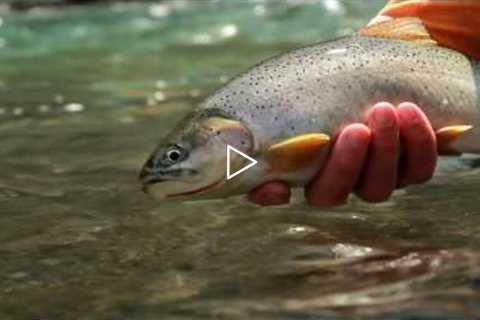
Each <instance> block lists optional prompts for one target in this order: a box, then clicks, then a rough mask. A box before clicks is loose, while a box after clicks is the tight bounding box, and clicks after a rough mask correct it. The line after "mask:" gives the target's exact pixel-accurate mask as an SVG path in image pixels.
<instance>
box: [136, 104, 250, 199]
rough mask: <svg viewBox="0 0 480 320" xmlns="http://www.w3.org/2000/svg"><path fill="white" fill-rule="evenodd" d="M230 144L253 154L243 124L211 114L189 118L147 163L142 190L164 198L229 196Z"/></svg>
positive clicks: (157, 149) (170, 135) (206, 113)
mask: <svg viewBox="0 0 480 320" xmlns="http://www.w3.org/2000/svg"><path fill="white" fill-rule="evenodd" d="M227 145H231V146H233V147H235V148H237V149H238V150H240V151H242V152H244V153H251V152H252V151H253V146H254V143H253V136H252V134H251V132H250V130H249V129H248V128H247V127H246V126H245V125H244V124H243V123H242V122H241V121H238V120H234V119H232V118H230V117H228V116H225V115H224V114H221V113H220V114H215V113H212V112H199V113H196V114H193V115H191V116H189V117H187V119H185V120H184V121H183V122H181V123H180V124H179V126H178V127H177V128H176V129H174V130H173V131H172V132H171V133H170V134H169V135H168V136H167V137H166V138H165V139H164V141H162V142H161V143H160V144H159V146H158V147H157V148H156V149H155V151H154V152H153V153H152V155H151V156H150V157H149V158H148V160H147V161H146V163H145V164H144V166H143V168H142V170H141V172H140V176H139V179H140V182H141V183H142V184H143V190H144V191H145V192H146V193H148V194H151V195H154V196H156V197H159V198H162V199H165V198H182V197H187V196H188V197H189V198H190V197H192V196H193V197H196V198H213V197H218V196H219V195H221V194H226V193H228V191H229V190H228V185H227V184H226V182H227V179H226V169H227ZM238 160H239V159H233V161H234V162H235V161H236V162H237V164H238ZM231 161H232V160H231Z"/></svg>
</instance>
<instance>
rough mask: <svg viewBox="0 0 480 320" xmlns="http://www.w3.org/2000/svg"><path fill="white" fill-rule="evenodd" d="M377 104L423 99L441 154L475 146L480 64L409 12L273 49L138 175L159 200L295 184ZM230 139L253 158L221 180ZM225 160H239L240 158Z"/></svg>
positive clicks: (212, 99) (478, 146)
mask: <svg viewBox="0 0 480 320" xmlns="http://www.w3.org/2000/svg"><path fill="white" fill-rule="evenodd" d="M381 101H388V102H391V103H393V104H398V103H401V102H405V101H409V102H413V103H415V104H417V105H418V106H420V108H421V109H422V110H423V111H424V112H425V114H426V115H427V117H428V118H429V120H430V121H431V123H432V126H433V127H434V129H435V130H437V133H438V135H439V151H441V152H446V153H450V152H470V153H480V140H478V139H479V137H480V133H479V131H477V129H476V128H480V62H479V61H477V60H475V59H474V58H471V57H469V56H467V55H465V54H463V53H460V52H458V51H454V50H451V49H448V48H444V47H441V46H439V45H437V44H435V42H434V40H433V39H431V38H430V36H429V34H428V31H427V30H426V29H425V28H424V26H423V25H422V22H421V21H420V20H418V19H413V18H412V19H411V18H406V19H395V20H392V21H388V22H381V23H380V24H378V25H375V26H373V27H368V28H366V29H364V30H362V31H360V32H357V33H355V34H353V35H351V36H347V37H344V38H341V39H337V40H334V41H329V42H325V43H320V44H315V45H311V46H308V47H304V48H301V49H298V50H294V51H291V52H288V53H285V54H282V55H279V56H277V57H274V58H271V59H269V60H267V61H264V62H262V63H260V64H258V65H257V66H255V67H253V68H252V69H250V70H249V71H247V72H245V73H244V74H242V75H240V76H238V77H236V78H234V79H233V80H231V81H230V82H229V83H228V84H226V85H225V86H224V87H222V88H220V89H219V90H218V91H216V92H215V93H214V94H213V95H211V96H209V97H208V98H206V100H205V101H204V102H203V103H201V104H200V105H199V106H197V107H196V108H195V110H194V111H193V112H192V113H191V114H190V115H189V116H188V117H187V118H186V119H185V120H184V121H183V122H182V123H180V125H179V126H178V127H177V128H176V129H175V130H174V131H173V132H171V134H169V135H168V136H167V137H166V138H165V140H164V142H163V143H161V144H160V146H159V147H158V148H157V149H156V150H155V152H154V153H153V154H152V156H151V157H150V158H149V159H148V161H147V162H146V164H145V165H144V167H143V169H142V172H141V174H140V179H141V182H142V183H143V185H144V190H145V191H147V192H148V193H151V194H155V195H157V196H159V197H161V198H172V197H187V196H188V197H201V198H216V197H225V196H230V195H236V194H243V193H247V192H248V191H250V190H252V189H253V188H255V187H257V186H259V185H261V184H263V183H265V182H268V181H272V180H282V181H285V182H287V183H289V185H291V186H292V187H302V186H305V185H306V184H307V183H308V182H310V180H311V179H312V178H313V176H314V175H315V174H316V173H317V172H318V170H319V169H320V168H321V166H322V163H323V162H324V160H325V158H326V156H327V154H328V151H329V147H330V144H331V143H330V137H334V136H335V135H336V134H337V133H338V132H339V130H340V129H341V128H342V127H343V126H345V125H346V124H349V123H352V122H362V121H363V120H364V115H365V113H366V112H367V111H368V109H369V108H370V107H372V106H373V105H374V104H376V103H378V102H381ZM472 128H473V129H472ZM227 145H231V146H233V147H235V148H236V149H238V150H240V151H241V152H243V153H245V154H247V155H249V156H251V157H253V158H255V159H256V160H257V161H258V164H257V165H256V166H254V167H253V168H251V169H250V170H248V171H246V172H244V173H242V174H241V175H239V176H238V177H235V178H234V179H231V180H227V179H226V165H227V164H226V157H227V152H226V146H227ZM230 162H231V165H232V166H233V167H236V168H241V167H242V166H243V165H244V164H245V163H244V160H243V158H242V157H238V156H237V157H235V156H233V158H232V159H230Z"/></svg>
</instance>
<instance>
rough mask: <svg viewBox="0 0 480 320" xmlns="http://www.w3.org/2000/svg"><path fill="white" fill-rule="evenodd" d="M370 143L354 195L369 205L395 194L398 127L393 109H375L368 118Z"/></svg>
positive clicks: (385, 105) (385, 107)
mask: <svg viewBox="0 0 480 320" xmlns="http://www.w3.org/2000/svg"><path fill="white" fill-rule="evenodd" d="M368 124H369V127H370V129H371V130H372V142H371V144H370V150H369V154H368V158H367V162H366V164H365V170H364V173H363V176H362V177H361V179H360V183H359V184H358V186H357V190H356V194H357V195H358V196H359V197H360V198H361V199H363V200H365V201H368V202H381V201H385V200H387V199H388V198H389V197H390V195H391V194H392V192H393V190H395V187H396V182H397V169H398V167H397V165H398V154H399V125H398V117H397V113H396V110H395V108H394V107H393V106H392V105H391V104H388V103H380V104H378V105H376V106H375V107H374V108H373V109H372V110H371V112H370V114H369V115H368Z"/></svg>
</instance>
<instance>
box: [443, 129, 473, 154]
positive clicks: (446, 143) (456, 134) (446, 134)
mask: <svg viewBox="0 0 480 320" xmlns="http://www.w3.org/2000/svg"><path fill="white" fill-rule="evenodd" d="M471 129H473V126H466V125H463V126H450V127H444V128H441V129H440V130H438V131H437V146H438V153H439V154H440V155H460V154H461V152H458V151H457V150H455V149H454V148H453V147H452V144H453V143H454V142H455V141H456V140H458V139H459V138H461V137H462V136H463V135H464V134H465V133H466V132H467V131H470V130H471Z"/></svg>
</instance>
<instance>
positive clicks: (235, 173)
mask: <svg viewBox="0 0 480 320" xmlns="http://www.w3.org/2000/svg"><path fill="white" fill-rule="evenodd" d="M231 151H233V152H235V153H236V154H239V155H240V156H242V157H244V158H245V159H247V160H248V161H249V163H248V164H247V165H246V166H244V167H243V168H241V169H239V170H237V171H236V172H234V173H231V172H230V171H231V168H230V167H231V166H230V152H231ZM257 163H258V161H257V160H255V159H253V158H252V157H249V156H247V155H246V154H245V153H243V152H241V151H239V150H237V149H235V148H234V147H232V146H231V145H229V144H227V180H230V179H232V178H233V177H236V176H238V175H239V174H240V173H242V172H245V171H246V170H248V169H250V168H251V167H253V166H254V165H256V164H257Z"/></svg>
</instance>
